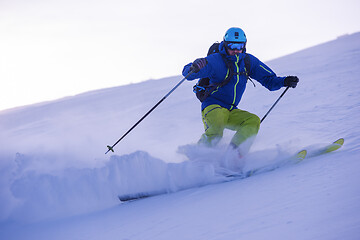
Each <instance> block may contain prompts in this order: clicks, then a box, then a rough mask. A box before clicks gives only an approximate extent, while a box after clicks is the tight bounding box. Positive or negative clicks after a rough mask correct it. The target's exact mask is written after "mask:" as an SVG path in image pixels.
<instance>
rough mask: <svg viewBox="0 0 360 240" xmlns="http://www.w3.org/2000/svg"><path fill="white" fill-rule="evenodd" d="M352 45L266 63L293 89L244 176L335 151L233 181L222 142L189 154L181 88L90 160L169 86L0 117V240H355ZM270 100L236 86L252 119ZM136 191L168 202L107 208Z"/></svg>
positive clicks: (156, 84)
mask: <svg viewBox="0 0 360 240" xmlns="http://www.w3.org/2000/svg"><path fill="white" fill-rule="evenodd" d="M359 43H360V33H355V34H352V35H346V36H341V37H339V38H338V39H336V40H334V41H331V42H327V43H324V44H321V45H318V46H314V47H312V48H309V49H305V50H303V51H300V52H297V53H294V54H291V55H288V56H284V57H282V58H279V59H275V60H273V61H270V62H267V64H268V65H269V66H270V67H271V68H272V69H273V70H274V71H275V72H277V73H278V75H297V76H299V78H300V83H299V85H298V87H297V88H296V89H290V90H289V91H288V92H287V93H286V94H285V95H284V97H283V98H282V99H281V101H280V102H279V104H278V105H277V106H276V107H275V108H274V110H273V111H272V112H271V113H270V114H269V116H268V117H267V118H266V119H265V121H264V122H263V123H262V125H261V129H260V132H259V135H258V136H257V138H256V140H255V143H254V145H253V147H252V148H251V152H250V154H249V156H248V157H247V158H246V163H245V164H246V165H245V168H249V169H251V168H253V167H256V166H261V165H265V164H269V163H273V162H276V161H277V160H279V159H280V158H284V157H287V156H290V155H291V154H293V153H296V152H297V151H298V150H300V149H302V148H304V147H306V148H309V149H316V148H317V147H319V146H323V145H324V144H327V143H331V142H333V141H335V140H336V139H338V138H339V137H344V138H345V144H344V146H343V148H341V149H340V150H338V151H337V152H334V153H330V154H327V155H322V156H318V157H314V158H309V159H307V160H304V161H303V162H301V163H300V164H296V165H289V166H286V167H282V168H279V169H277V170H275V171H271V172H267V173H263V174H259V175H256V176H253V177H250V178H247V179H243V180H237V181H232V182H225V183H224V182H223V181H224V177H222V176H221V175H220V174H219V172H221V171H224V170H229V171H231V170H233V169H231V167H232V166H230V165H229V164H228V163H226V162H224V159H223V158H222V155H221V154H222V153H223V152H224V151H225V149H226V144H227V143H228V141H229V140H230V138H231V136H232V133H231V132H230V131H226V132H225V136H224V139H223V141H222V142H221V143H220V145H219V147H218V148H217V149H215V150H212V151H209V150H204V149H202V148H201V147H196V146H194V145H193V144H194V143H196V141H197V140H198V138H199V137H200V135H201V134H202V132H203V126H202V122H201V114H200V105H199V102H198V101H197V99H196V98H195V97H194V94H193V93H192V86H193V84H194V82H185V83H183V84H182V85H181V86H180V87H179V88H178V89H176V90H175V91H174V92H173V93H172V94H171V95H170V96H169V97H168V98H167V99H166V100H165V101H164V102H163V103H161V105H159V107H158V108H156V109H155V110H154V111H153V112H152V113H151V114H150V115H149V116H148V117H147V118H146V119H145V120H144V121H143V122H141V123H140V124H139V125H138V127H136V128H135V129H134V130H133V131H132V132H131V133H130V134H129V135H128V136H126V138H124V139H123V140H122V141H121V142H120V143H119V144H118V145H117V146H116V147H115V148H114V150H115V153H114V154H112V153H108V154H107V155H105V154H104V153H105V152H106V150H107V149H106V145H111V144H113V143H114V142H115V141H116V140H117V139H118V138H119V137H121V135H122V134H123V133H125V132H126V131H127V130H128V129H129V128H130V127H131V126H132V125H133V124H134V123H135V122H136V121H138V120H139V119H140V118H141V117H142V116H143V115H144V114H145V113H146V112H147V111H148V110H149V109H151V107H152V106H154V105H155V104H156V103H157V101H159V100H160V99H161V98H162V97H163V96H164V95H166V94H167V93H168V92H169V91H170V90H171V89H172V88H173V87H174V86H175V85H176V84H177V83H178V82H179V81H180V80H181V79H182V77H181V76H174V77H169V78H165V79H160V80H149V81H146V82H143V83H139V84H131V85H127V86H121V87H116V88H110V89H101V90H97V91H92V92H88V93H84V94H80V95H77V96H70V97H66V98H63V99H59V100H57V101H51V102H44V103H39V104H35V105H30V106H24V107H20V108H15V109H8V110H5V111H1V112H0V146H1V148H0V239H124V240H125V239H128V240H130V239H131V240H136V239H197V240H199V239H206V240H209V239H301V240H302V239H334V240H335V239H354V240H355V239H358V238H359V236H360V218H359V217H358V215H359V213H360V187H359V185H358V182H359V180H360V175H359V174H358V172H359V170H360V161H359V159H360V158H359V156H360V144H359V142H360V137H359V136H360V134H359V133H360V127H359V126H360V124H359V123H360V122H359V119H360V97H359V96H360V95H359V89H360V77H359V76H360V67H359V65H358V63H359V62H360V44H359ZM191 60H192V59H189V61H191ZM181 69H182V66H179V72H180V71H181ZM282 91H283V90H280V91H277V92H269V91H267V90H266V89H265V88H263V87H261V86H260V84H257V87H256V88H254V87H253V86H252V84H251V83H250V84H249V85H248V86H247V90H246V92H245V94H244V97H243V100H242V102H241V103H240V105H239V107H240V108H242V109H246V110H248V111H250V112H253V113H256V114H258V115H259V116H260V117H262V116H263V115H264V114H265V113H266V112H267V110H268V109H269V108H270V107H271V105H272V104H273V103H274V102H275V100H276V99H277V98H278V97H279V95H280V94H281V92H282ZM184 151H185V152H186V153H187V154H188V155H190V156H191V158H192V160H189V159H188V158H187V157H186V155H185V154H182V153H181V152H184ZM196 154H197V155H200V157H202V159H201V161H194V160H193V159H194V158H195V156H194V155H196ZM198 157H199V156H198ZM220 182H223V183H220ZM139 191H147V192H153V191H159V192H167V193H169V194H164V195H160V196H156V197H152V198H147V199H142V200H139V201H134V202H128V203H121V202H120V201H119V200H118V199H117V196H118V195H121V194H133V193H137V192H139Z"/></svg>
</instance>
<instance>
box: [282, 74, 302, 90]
mask: <svg viewBox="0 0 360 240" xmlns="http://www.w3.org/2000/svg"><path fill="white" fill-rule="evenodd" d="M298 82H299V78H298V77H297V76H287V77H286V78H285V79H284V86H285V87H292V88H295V87H296V85H297V83H298Z"/></svg>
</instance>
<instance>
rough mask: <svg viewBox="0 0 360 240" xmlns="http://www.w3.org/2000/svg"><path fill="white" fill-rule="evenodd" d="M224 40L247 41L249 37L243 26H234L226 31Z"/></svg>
mask: <svg viewBox="0 0 360 240" xmlns="http://www.w3.org/2000/svg"><path fill="white" fill-rule="evenodd" d="M224 41H225V42H241V43H246V41H247V39H246V35H245V33H244V31H243V30H242V29H241V28H237V27H232V28H229V29H228V30H227V31H226V33H225V36H224Z"/></svg>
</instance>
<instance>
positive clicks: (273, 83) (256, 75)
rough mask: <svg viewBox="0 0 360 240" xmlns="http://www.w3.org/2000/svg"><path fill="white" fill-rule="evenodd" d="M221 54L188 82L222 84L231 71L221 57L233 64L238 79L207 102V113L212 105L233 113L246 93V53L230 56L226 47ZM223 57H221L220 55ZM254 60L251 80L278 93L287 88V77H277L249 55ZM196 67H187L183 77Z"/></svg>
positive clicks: (211, 59) (203, 105) (216, 91)
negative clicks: (285, 83) (207, 81)
mask: <svg viewBox="0 0 360 240" xmlns="http://www.w3.org/2000/svg"><path fill="white" fill-rule="evenodd" d="M219 51H220V52H219V53H214V54H211V55H209V56H207V57H206V59H207V61H208V64H207V65H206V66H205V67H204V68H202V69H201V70H200V71H199V72H197V73H193V74H191V75H190V76H189V77H188V78H187V80H194V79H198V78H209V79H210V84H214V83H219V82H221V81H223V80H225V78H226V76H227V74H229V70H228V68H227V66H226V63H225V62H224V60H223V58H222V56H221V54H224V55H225V57H226V59H227V60H228V61H229V62H230V63H231V64H233V67H234V68H233V69H234V75H233V77H232V78H231V80H230V82H229V83H228V84H226V85H224V86H222V87H218V88H217V89H216V90H214V91H213V92H212V93H211V94H210V95H209V96H208V97H207V98H206V99H205V100H204V101H203V102H202V105H201V109H202V110H203V109H205V108H206V107H207V106H209V105H212V104H218V105H220V106H222V107H224V108H227V109H229V110H232V109H235V108H237V105H238V104H239V102H240V100H241V97H242V95H243V93H244V91H245V88H246V83H247V77H246V75H243V74H240V73H242V72H244V71H245V62H244V58H245V53H240V54H238V55H235V56H230V55H228V54H227V53H226V50H225V47H224V43H223V42H221V43H220V45H219ZM220 53H221V54H220ZM248 55H249V57H250V72H249V75H250V77H251V78H253V79H255V80H256V81H258V82H259V83H260V84H261V85H263V86H264V87H266V88H267V89H269V90H270V91H275V90H278V89H280V88H281V87H283V86H284V79H285V77H277V76H276V74H275V73H274V72H273V71H272V70H271V69H270V68H269V67H268V66H266V65H265V64H264V63H263V62H261V61H260V60H259V59H257V58H256V57H255V56H253V55H251V54H248ZM191 64H192V63H189V64H187V65H186V66H185V67H184V69H183V72H182V74H183V76H186V75H187V74H188V73H189V72H190V67H191Z"/></svg>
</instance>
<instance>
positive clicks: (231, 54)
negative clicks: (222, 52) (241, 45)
mask: <svg viewBox="0 0 360 240" xmlns="http://www.w3.org/2000/svg"><path fill="white" fill-rule="evenodd" d="M227 51H228V54H229V55H230V56H235V55H236V54H239V53H242V50H238V49H234V50H231V49H227Z"/></svg>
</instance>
